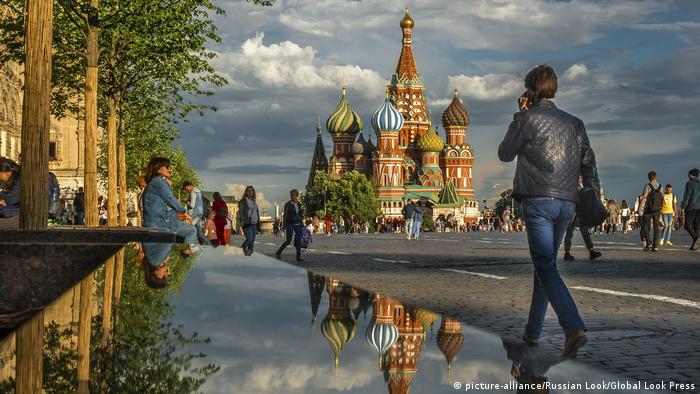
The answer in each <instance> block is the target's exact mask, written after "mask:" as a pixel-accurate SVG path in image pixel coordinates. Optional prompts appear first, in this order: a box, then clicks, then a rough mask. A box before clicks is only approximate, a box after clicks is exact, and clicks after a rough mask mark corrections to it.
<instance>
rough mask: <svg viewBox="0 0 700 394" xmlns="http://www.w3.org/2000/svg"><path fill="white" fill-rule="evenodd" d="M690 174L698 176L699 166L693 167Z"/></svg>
mask: <svg viewBox="0 0 700 394" xmlns="http://www.w3.org/2000/svg"><path fill="white" fill-rule="evenodd" d="M688 175H690V176H694V177H696V178H697V177H698V176H699V175H700V169H698V168H693V169H692V170H690V171H688Z"/></svg>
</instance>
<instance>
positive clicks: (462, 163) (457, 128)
mask: <svg viewBox="0 0 700 394" xmlns="http://www.w3.org/2000/svg"><path fill="white" fill-rule="evenodd" d="M442 126H443V127H444V128H445V133H446V134H447V145H446V146H445V151H444V156H443V158H442V163H441V165H442V168H443V171H444V174H445V181H448V182H449V181H450V180H451V179H452V180H454V183H455V187H456V189H457V194H458V195H459V196H462V197H466V198H470V197H474V189H473V188H472V187H473V186H472V166H473V164H474V155H473V154H472V148H471V146H470V145H469V144H467V127H468V126H469V112H467V109H466V108H465V107H464V104H462V101H461V100H460V99H459V95H458V90H457V89H455V93H454V97H453V98H452V102H451V103H450V105H448V106H447V108H446V109H445V112H443V113H442Z"/></svg>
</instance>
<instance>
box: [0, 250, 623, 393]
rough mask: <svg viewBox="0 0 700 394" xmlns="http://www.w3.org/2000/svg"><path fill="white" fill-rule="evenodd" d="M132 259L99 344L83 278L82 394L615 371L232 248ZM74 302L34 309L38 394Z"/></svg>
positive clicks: (72, 345) (434, 386)
mask: <svg viewBox="0 0 700 394" xmlns="http://www.w3.org/2000/svg"><path fill="white" fill-rule="evenodd" d="M128 249H129V248H128ZM144 254H145V255H146V259H144V255H143V254H140V253H136V252H135V251H133V250H128V251H127V253H126V261H124V264H123V277H122V278H121V283H122V284H121V287H122V288H121V289H120V291H119V294H120V296H119V297H120V299H117V300H116V302H114V316H113V319H112V327H111V334H110V335H109V336H108V337H107V338H106V339H105V335H104V331H103V328H102V327H103V326H104V325H103V324H102V321H101V318H102V308H103V307H104V305H102V304H103V303H101V302H100V301H101V300H102V294H101V290H100V289H101V286H103V283H104V273H103V272H102V270H98V271H97V272H96V274H95V288H96V289H98V290H97V293H96V294H94V295H93V298H94V299H95V302H94V304H96V307H95V309H94V311H93V321H92V326H93V330H92V341H91V352H90V354H91V364H90V368H91V371H90V383H89V387H88V388H89V391H90V392H114V393H132V392H139V393H149V392H158V393H162V392H181V393H184V392H203V393H242V394H246V393H250V394H253V393H254V394H262V393H280V392H284V393H330V392H345V393H387V392H388V393H390V394H394V393H408V392H412V393H441V392H445V393H447V392H450V393H452V392H456V391H457V390H455V388H454V387H455V384H456V383H457V382H459V383H461V384H469V383H485V384H500V385H501V388H500V389H491V390H489V389H487V390H480V391H482V392H499V393H501V392H528V391H525V390H519V389H518V387H517V386H507V387H508V388H507V389H505V390H504V389H503V387H506V386H505V385H506V384H515V382H519V383H523V384H524V383H527V384H531V383H543V382H550V383H552V384H559V385H563V384H575V383H585V382H588V381H590V382H598V381H604V380H623V381H624V380H625V379H624V378H622V379H621V378H619V377H613V376H609V375H606V374H605V373H603V372H600V371H598V370H595V369H592V368H590V367H587V366H584V365H582V364H579V363H576V362H574V361H564V362H562V360H560V359H559V358H558V357H557V356H556V355H548V354H546V352H545V351H544V350H540V349H537V348H528V347H526V346H523V345H520V344H518V343H509V342H506V341H503V340H502V339H501V338H499V337H498V336H495V335H492V334H488V333H485V332H483V331H479V330H476V329H474V328H471V327H469V326H465V325H463V324H461V323H460V322H459V321H458V320H455V319H452V318H450V317H448V316H440V315H438V314H436V313H434V312H432V311H430V310H427V309H423V308H420V307H418V306H414V305H408V304H405V303H402V302H401V301H400V300H398V299H395V298H393V297H392V296H391V295H390V294H382V293H379V292H372V291H371V290H370V291H367V290H364V289H360V288H356V287H353V286H351V285H349V284H346V283H343V282H341V281H340V280H339V279H338V278H334V277H324V276H322V275H319V274H316V273H312V272H306V271H304V270H302V269H300V268H298V267H294V266H290V265H287V264H285V263H282V262H279V261H276V260H273V259H270V258H267V257H265V256H262V255H259V254H254V255H253V256H251V257H245V256H243V255H242V254H241V253H240V252H239V250H238V249H237V248H217V249H211V248H203V249H202V251H201V252H199V253H198V255H197V256H194V257H190V258H184V257H182V256H181V254H180V251H179V249H177V248H174V249H173V250H172V252H171V253H170V254H169V258H168V257H167V256H168V255H167V253H164V252H162V251H161V250H158V253H150V252H149V251H144ZM144 260H147V261H146V262H144ZM150 260H153V261H156V260H157V261H159V262H163V261H165V262H166V263H167V269H166V270H164V272H165V275H167V286H168V287H167V288H163V289H152V288H150V287H149V286H150V285H152V284H153V278H154V277H155V275H157V273H156V271H158V268H159V267H151V268H149V269H144V265H145V264H146V263H149V262H150ZM137 263H138V264H137ZM161 268H162V267H161ZM394 277H395V276H394ZM159 283H160V282H159ZM147 284H148V285H149V286H147ZM156 287H157V286H156ZM79 303H80V292H79V291H77V292H76V291H75V289H72V290H71V291H69V292H68V293H66V294H65V295H64V296H62V297H61V298H60V299H59V300H57V301H56V302H55V303H54V304H52V305H51V306H50V307H49V308H47V309H46V311H45V316H46V317H45V321H47V322H48V321H51V320H53V322H52V323H47V326H46V330H45V333H46V334H45V341H44V342H45V346H44V351H43V357H44V361H45V362H44V365H45V369H44V371H43V376H44V383H43V384H44V388H45V390H46V391H47V392H75V391H76V388H77V387H78V381H77V377H76V376H77V375H76V364H77V352H76V340H77V330H76V326H77V321H76V320H77V313H75V307H76V306H77V305H78V304H79ZM309 309H310V314H311V319H310V320H311V324H310V325H309ZM13 350H14V335H11V336H9V337H6V338H4V339H2V340H1V341H0V392H3V393H4V392H13V388H14V377H15V374H16V371H15V359H14V356H13ZM562 387H563V386H562ZM463 390H464V388H463V389H462V390H459V391H463ZM563 391H568V392H576V391H578V390H575V389H574V390H563ZM532 392H535V391H532ZM537 392H547V391H537ZM552 392H562V391H560V390H552ZM616 392H621V391H620V390H618V391H616ZM622 392H624V390H623V391H622Z"/></svg>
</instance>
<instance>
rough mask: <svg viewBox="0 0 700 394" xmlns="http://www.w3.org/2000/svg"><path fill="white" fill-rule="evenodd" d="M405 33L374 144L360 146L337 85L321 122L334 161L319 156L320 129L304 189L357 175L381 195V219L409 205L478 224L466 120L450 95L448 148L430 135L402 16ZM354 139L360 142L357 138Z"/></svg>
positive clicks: (376, 119)
mask: <svg viewBox="0 0 700 394" xmlns="http://www.w3.org/2000/svg"><path fill="white" fill-rule="evenodd" d="M400 26H401V29H402V32H403V45H402V48H401V55H400V56H399V61H398V64H397V66H396V71H395V72H394V74H393V75H392V78H391V82H390V83H389V84H388V85H387V87H386V95H385V97H386V98H385V100H384V103H382V105H381V106H380V107H379V109H377V110H376V111H375V112H374V114H373V115H372V118H371V125H372V128H373V129H374V131H375V133H376V136H377V144H376V145H375V144H374V143H373V142H372V137H371V136H370V137H369V138H368V139H365V137H364V135H363V133H362V131H363V128H362V120H361V118H360V116H359V115H358V114H357V113H356V112H355V111H354V110H353V109H352V107H351V106H350V104H349V102H348V98H347V92H346V87H345V84H343V88H342V95H341V98H340V103H339V104H338V107H337V108H336V109H335V111H334V112H333V113H332V114H331V115H330V116H329V117H328V120H327V121H326V129H327V130H328V133H330V135H331V137H332V139H333V154H332V155H331V157H330V160H328V159H327V158H326V156H325V150H324V145H323V140H322V137H321V128H320V125H318V126H317V128H316V129H317V137H316V147H315V150H314V157H313V161H312V164H311V173H310V174H309V182H308V184H307V188H310V187H311V185H312V184H313V177H314V174H315V173H316V171H327V172H328V173H329V174H330V175H334V176H339V175H341V174H343V173H344V172H348V171H353V170H356V171H359V172H361V173H364V174H365V175H367V177H369V178H370V179H372V180H373V181H374V182H375V183H376V184H377V185H378V189H379V199H380V203H381V211H382V214H383V216H384V218H385V219H391V218H396V217H399V216H401V210H402V209H403V206H404V204H405V203H408V201H414V202H420V203H421V205H422V206H424V207H428V208H430V209H432V213H433V218H435V219H437V218H438V217H442V218H443V219H446V220H448V221H456V222H458V223H464V222H470V221H473V220H476V218H477V217H478V215H479V206H478V202H477V201H475V200H473V198H474V192H475V191H474V188H473V186H472V166H473V163H474V154H473V151H472V148H471V146H470V145H469V144H468V143H467V127H468V126H469V112H468V111H467V109H466V108H465V107H464V104H463V103H462V101H461V100H460V99H459V96H458V91H457V90H456V89H455V93H454V97H453V99H452V102H451V103H450V104H449V105H448V106H447V108H446V109H445V110H444V112H443V114H442V125H443V128H444V130H445V135H446V137H447V138H446V141H443V140H442V138H441V137H440V136H439V135H438V130H437V126H435V127H434V128H433V127H432V120H431V116H430V112H429V111H427V108H428V107H427V104H426V99H425V88H424V86H423V81H422V80H421V77H420V74H419V72H418V68H417V67H416V62H415V59H414V56H413V41H412V35H413V27H414V21H413V19H412V18H411V16H410V15H409V13H408V9H406V14H405V15H404V17H403V19H402V20H401V23H400ZM358 135H359V136H358Z"/></svg>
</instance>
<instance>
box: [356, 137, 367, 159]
mask: <svg viewBox="0 0 700 394" xmlns="http://www.w3.org/2000/svg"><path fill="white" fill-rule="evenodd" d="M366 144H367V142H366V141H365V137H364V135H362V134H360V136H359V137H358V138H357V141H355V143H354V144H352V154H354V155H361V154H362V153H364V151H365V145H366Z"/></svg>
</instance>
